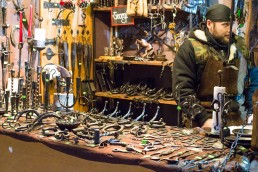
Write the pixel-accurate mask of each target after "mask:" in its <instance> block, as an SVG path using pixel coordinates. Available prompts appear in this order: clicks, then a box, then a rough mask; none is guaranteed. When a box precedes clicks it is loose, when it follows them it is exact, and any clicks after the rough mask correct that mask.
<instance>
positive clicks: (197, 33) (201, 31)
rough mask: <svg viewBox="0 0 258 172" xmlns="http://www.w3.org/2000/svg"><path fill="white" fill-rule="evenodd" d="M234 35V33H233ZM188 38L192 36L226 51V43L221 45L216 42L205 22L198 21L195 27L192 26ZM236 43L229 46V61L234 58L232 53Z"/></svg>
mask: <svg viewBox="0 0 258 172" xmlns="http://www.w3.org/2000/svg"><path fill="white" fill-rule="evenodd" d="M233 36H235V35H233ZM189 37H190V38H194V39H196V40H198V41H200V42H201V43H203V44H207V45H209V46H212V47H213V48H214V49H216V50H223V51H227V49H228V45H223V44H220V43H218V42H217V41H216V40H215V39H214V38H213V36H212V35H211V34H210V32H209V31H208V29H207V27H206V25H205V23H203V22H202V23H200V24H199V25H198V26H197V27H196V28H194V29H193V30H192V31H191V32H190V35H189ZM236 50H237V48H236V45H235V44H234V43H233V44H231V46H230V55H229V59H228V61H231V60H232V59H233V58H234V55H235V53H236Z"/></svg>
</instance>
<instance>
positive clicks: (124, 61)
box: [95, 59, 169, 66]
mask: <svg viewBox="0 0 258 172" xmlns="http://www.w3.org/2000/svg"><path fill="white" fill-rule="evenodd" d="M110 61H111V62H114V63H118V64H128V65H130V64H133V65H150V66H162V65H163V63H164V64H165V63H166V64H167V63H169V61H133V60H115V59H114V60H106V59H95V62H97V63H107V62H110Z"/></svg>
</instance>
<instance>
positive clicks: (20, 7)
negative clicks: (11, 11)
mask: <svg viewBox="0 0 258 172" xmlns="http://www.w3.org/2000/svg"><path fill="white" fill-rule="evenodd" d="M12 2H13V5H14V7H15V11H16V13H17V15H18V16H19V14H20V11H21V12H22V24H23V26H24V28H25V29H26V30H28V27H29V26H28V21H27V19H26V15H25V12H24V9H25V8H24V7H22V6H21V4H20V2H19V0H17V3H16V2H15V0H12Z"/></svg>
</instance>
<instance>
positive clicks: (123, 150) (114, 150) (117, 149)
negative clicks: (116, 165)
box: [112, 148, 130, 153]
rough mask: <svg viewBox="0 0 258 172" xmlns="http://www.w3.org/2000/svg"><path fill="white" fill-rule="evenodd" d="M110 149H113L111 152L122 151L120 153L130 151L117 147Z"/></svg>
mask: <svg viewBox="0 0 258 172" xmlns="http://www.w3.org/2000/svg"><path fill="white" fill-rule="evenodd" d="M112 151H113V152H122V153H129V152H130V151H128V150H125V149H119V148H114V149H113V150H112Z"/></svg>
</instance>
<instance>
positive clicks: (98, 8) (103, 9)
mask: <svg viewBox="0 0 258 172" xmlns="http://www.w3.org/2000/svg"><path fill="white" fill-rule="evenodd" d="M111 8H112V7H95V8H93V11H103V12H108V11H111ZM151 10H155V11H156V10H157V6H153V7H152V8H151ZM165 10H166V11H169V10H172V6H170V5H167V6H165ZM176 10H177V11H180V10H181V9H180V8H176ZM160 12H162V7H160ZM135 17H140V16H135Z"/></svg>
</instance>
